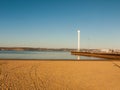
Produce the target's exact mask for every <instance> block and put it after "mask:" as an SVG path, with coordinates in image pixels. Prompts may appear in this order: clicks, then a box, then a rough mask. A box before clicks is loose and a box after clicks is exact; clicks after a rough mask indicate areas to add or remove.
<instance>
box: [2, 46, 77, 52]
mask: <svg viewBox="0 0 120 90" xmlns="http://www.w3.org/2000/svg"><path fill="white" fill-rule="evenodd" d="M73 50H75V49H69V48H32V47H0V51H73Z"/></svg>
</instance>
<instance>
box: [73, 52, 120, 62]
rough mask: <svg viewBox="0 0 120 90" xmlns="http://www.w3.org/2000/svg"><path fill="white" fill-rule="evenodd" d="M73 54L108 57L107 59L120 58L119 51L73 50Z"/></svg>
mask: <svg viewBox="0 0 120 90" xmlns="http://www.w3.org/2000/svg"><path fill="white" fill-rule="evenodd" d="M71 54H72V55H79V56H89V57H99V58H106V59H118V60H119V59H120V54H118V53H100V52H99V53H97V52H77V51H71Z"/></svg>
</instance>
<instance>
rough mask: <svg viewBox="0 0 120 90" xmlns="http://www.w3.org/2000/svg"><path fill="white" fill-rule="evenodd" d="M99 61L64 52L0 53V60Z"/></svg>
mask: <svg viewBox="0 0 120 90" xmlns="http://www.w3.org/2000/svg"><path fill="white" fill-rule="evenodd" d="M78 58H80V59H100V58H94V57H86V56H80V57H79V56H75V55H71V52H65V51H0V59H78Z"/></svg>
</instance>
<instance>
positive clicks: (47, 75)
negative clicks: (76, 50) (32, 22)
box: [0, 60, 120, 90]
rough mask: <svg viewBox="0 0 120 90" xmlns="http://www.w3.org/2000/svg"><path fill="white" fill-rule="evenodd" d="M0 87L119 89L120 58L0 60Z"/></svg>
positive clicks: (16, 89)
mask: <svg viewBox="0 0 120 90" xmlns="http://www.w3.org/2000/svg"><path fill="white" fill-rule="evenodd" d="M0 90H120V61H119V60H110V61H83V60H82V61H81V60H79V61H72V60H70V61H64V60H62V61H60V60H58V61H57V60H55V61H50V60H46V61H44V60H0Z"/></svg>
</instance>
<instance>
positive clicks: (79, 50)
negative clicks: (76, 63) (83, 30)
mask: <svg viewBox="0 0 120 90" xmlns="http://www.w3.org/2000/svg"><path fill="white" fill-rule="evenodd" d="M77 32H78V52H79V51H80V30H78V31H77Z"/></svg>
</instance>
